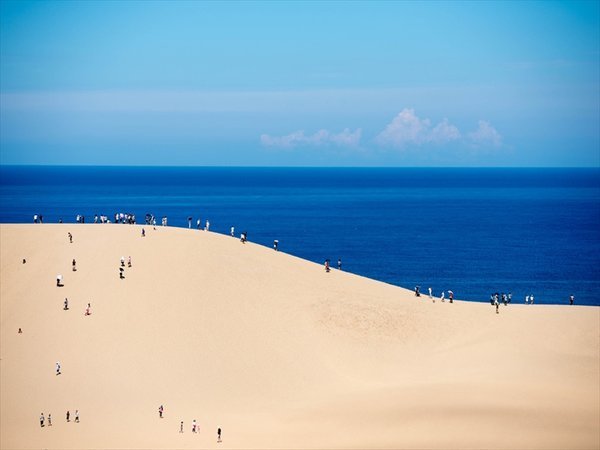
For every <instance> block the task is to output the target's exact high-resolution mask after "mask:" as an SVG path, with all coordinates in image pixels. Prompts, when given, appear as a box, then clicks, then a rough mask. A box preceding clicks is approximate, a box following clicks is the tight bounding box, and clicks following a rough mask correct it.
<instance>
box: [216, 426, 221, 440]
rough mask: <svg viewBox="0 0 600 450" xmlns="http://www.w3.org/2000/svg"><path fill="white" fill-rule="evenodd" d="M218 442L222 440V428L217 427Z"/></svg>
mask: <svg viewBox="0 0 600 450" xmlns="http://www.w3.org/2000/svg"><path fill="white" fill-rule="evenodd" d="M217 442H221V429H220V428H217Z"/></svg>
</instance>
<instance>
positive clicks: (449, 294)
mask: <svg viewBox="0 0 600 450" xmlns="http://www.w3.org/2000/svg"><path fill="white" fill-rule="evenodd" d="M448 298H450V303H454V292H452V291H448Z"/></svg>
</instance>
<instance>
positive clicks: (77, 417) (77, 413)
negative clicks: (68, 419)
mask: <svg viewBox="0 0 600 450" xmlns="http://www.w3.org/2000/svg"><path fill="white" fill-rule="evenodd" d="M75 422H76V423H79V410H78V409H76V410H75Z"/></svg>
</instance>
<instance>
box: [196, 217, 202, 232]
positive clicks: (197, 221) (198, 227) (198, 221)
mask: <svg viewBox="0 0 600 450" xmlns="http://www.w3.org/2000/svg"><path fill="white" fill-rule="evenodd" d="M201 223H202V221H201V220H200V219H198V220H196V228H197V229H198V230H199V229H200V224H201Z"/></svg>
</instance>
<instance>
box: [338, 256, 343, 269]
mask: <svg viewBox="0 0 600 450" xmlns="http://www.w3.org/2000/svg"><path fill="white" fill-rule="evenodd" d="M338 270H342V258H338Z"/></svg>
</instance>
